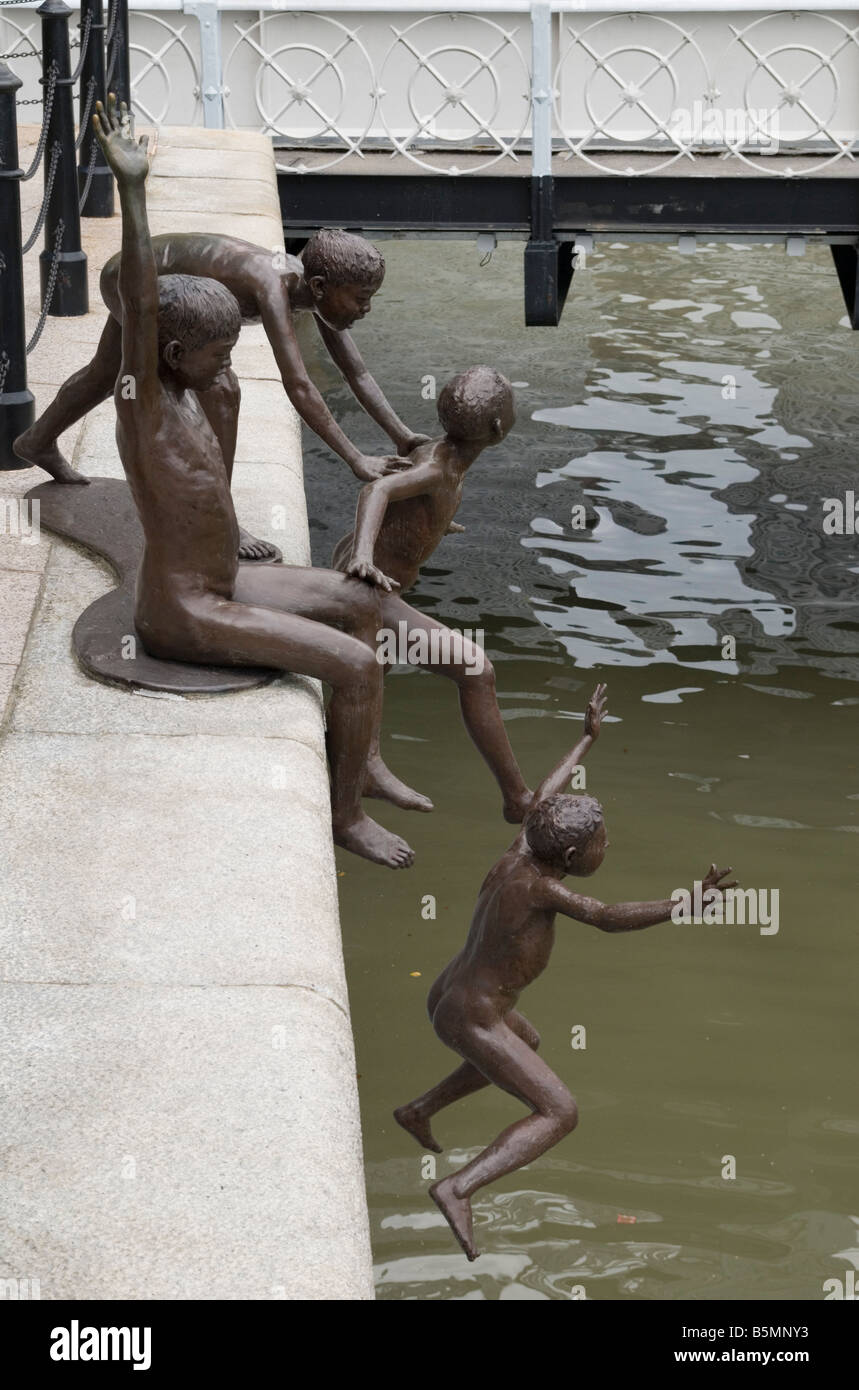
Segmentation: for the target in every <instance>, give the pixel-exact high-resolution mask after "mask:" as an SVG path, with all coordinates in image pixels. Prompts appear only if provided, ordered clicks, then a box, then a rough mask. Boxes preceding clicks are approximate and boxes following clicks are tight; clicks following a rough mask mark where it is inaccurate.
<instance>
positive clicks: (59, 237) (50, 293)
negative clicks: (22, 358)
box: [27, 218, 66, 357]
mask: <svg viewBox="0 0 859 1390" xmlns="http://www.w3.org/2000/svg"><path fill="white" fill-rule="evenodd" d="M65 230H66V227H65V223H64V222H63V219H62V218H60V220H59V222H58V223H57V230H56V231H55V233H54V255H53V259H52V261H51V269H50V270H49V272H48V284H47V287H46V289H45V302H44V304H43V305H42V312H41V314H40V315H39V322H38V323H37V324H36V328H35V331H34V333H33V336H32V338H31V339H30V341H29V343H28V344H27V356H28V357H29V355H30V353H31V352H32V351H33V348H34V347H35V346H36V344H37V342H38V341H39V339H40V338H41V336H42V329H43V328H44V326H45V319H46V318H47V317H48V310H49V309H50V307H51V300H52V299H53V297H54V289H55V287H56V283H57V273H58V271H59V268H60V246H61V245H62V241H63V234H64V233H65Z"/></svg>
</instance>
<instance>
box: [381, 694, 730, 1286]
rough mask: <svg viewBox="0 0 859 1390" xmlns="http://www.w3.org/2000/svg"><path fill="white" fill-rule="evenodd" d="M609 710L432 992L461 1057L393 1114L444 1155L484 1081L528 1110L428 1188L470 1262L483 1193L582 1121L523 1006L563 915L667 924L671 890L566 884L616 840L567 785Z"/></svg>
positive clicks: (718, 887)
mask: <svg viewBox="0 0 859 1390" xmlns="http://www.w3.org/2000/svg"><path fill="white" fill-rule="evenodd" d="M604 712H605V686H603V685H599V686H597V688H596V690H595V691H594V693H593V695H592V696H591V699H590V703H589V704H588V708H587V713H586V715H585V731H584V736H583V738H581V739H580V740H579V742H578V743H577V744H576V745H575V747H574V748H573V749H572V751H571V752H570V753H568V754H567V756H566V757H565V758H562V759H561V761H560V763H559V764H558V766H557V767H556V768H555V769H554V771H553V772H550V773H549V776H548V777H547V778H546V780H545V781H544V782H543V783H541V785H540V787H539V788H538V789H537V791H536V792H535V793H534V799H533V803H532V805H531V809H530V810H529V812H528V814H527V816H526V818H525V823H524V825H523V827H522V829H521V831H520V832H519V834H518V835H517V837H516V839H515V840H514V841H513V844H512V845H511V846H510V848H509V849H508V850H507V852H506V854H504V855H503V856H502V857H501V859H499V860H498V863H497V864H496V865H495V867H494V868H493V869H491V870H490V871H489V874H488V875H487V877H486V879H485V880H484V882H483V885H482V887H481V889H480V894H479V896H478V899H477V907H476V908H475V911H474V916H473V918H472V921H471V927H470V930H469V933H468V938H467V940H466V942H465V945H464V946H463V948H462V950H461V951H460V953H459V955H458V956H455V957H454V959H453V960H452V961H451V962H450V964H449V965H447V966H445V968H444V970H443V971H442V972H441V974H440V975H439V977H438V979H437V980H436V982H435V984H434V985H433V987H432V989H431V990H430V992H429V998H428V1001H427V1006H428V1009H429V1015H430V1018H431V1020H432V1025H433V1028H434V1029H435V1031H436V1033H437V1034H438V1036H439V1037H440V1038H441V1040H442V1042H444V1043H446V1044H447V1046H448V1047H450V1048H452V1049H453V1051H454V1052H457V1053H459V1055H460V1057H461V1058H462V1059H463V1061H462V1065H461V1066H459V1067H457V1069H456V1071H453V1072H451V1074H450V1075H449V1076H447V1077H445V1078H444V1080H443V1081H439V1082H438V1084H437V1085H436V1086H433V1087H432V1088H431V1089H430V1090H429V1091H426V1092H425V1093H424V1094H423V1095H422V1096H419V1097H418V1098H417V1099H416V1100H413V1101H410V1102H409V1103H408V1104H407V1105H403V1106H401V1107H400V1108H399V1110H396V1111H394V1115H395V1118H396V1120H397V1122H398V1123H399V1124H401V1125H402V1126H403V1128H404V1129H406V1130H408V1131H409V1133H410V1134H413V1135H414V1137H415V1138H416V1139H417V1141H418V1143H419V1144H420V1145H421V1148H423V1149H432V1150H433V1151H434V1152H436V1153H439V1152H441V1150H440V1147H439V1145H438V1144H437V1143H436V1141H435V1139H434V1138H433V1134H432V1130H431V1128H430V1122H431V1120H432V1117H433V1116H434V1115H436V1114H438V1112H439V1111H440V1110H443V1109H444V1108H445V1106H448V1105H452V1104H453V1102H454V1101H457V1100H461V1099H462V1098H463V1097H464V1096H469V1095H473V1094H474V1092H475V1091H479V1090H482V1089H483V1087H485V1086H489V1085H495V1086H498V1087H500V1089H501V1090H503V1091H507V1092H508V1093H509V1094H510V1095H513V1096H515V1097H516V1098H517V1099H518V1100H521V1101H522V1103H523V1105H525V1106H526V1107H527V1108H528V1110H529V1111H530V1114H528V1115H527V1116H525V1118H524V1119H520V1120H516V1121H515V1122H514V1123H513V1124H511V1125H509V1126H508V1128H507V1129H505V1130H504V1131H503V1133H502V1134H500V1135H499V1136H498V1138H497V1139H496V1140H495V1141H494V1143H492V1144H490V1145H489V1147H488V1148H486V1149H484V1150H483V1152H482V1153H480V1154H478V1155H477V1157H476V1158H474V1159H472V1161H471V1162H470V1163H467V1164H466V1165H465V1167H464V1168H460V1169H459V1171H458V1172H456V1173H452V1174H451V1175H450V1176H449V1177H446V1178H442V1179H441V1181H440V1182H437V1183H434V1184H433V1186H432V1187H431V1188H430V1196H431V1197H432V1199H433V1201H434V1202H435V1203H436V1205H437V1206H438V1208H439V1210H440V1211H441V1212H442V1213H443V1214H444V1217H445V1219H446V1221H447V1222H448V1225H449V1226H450V1228H451V1230H452V1231H453V1233H454V1235H455V1236H456V1238H457V1240H458V1241H459V1243H460V1245H461V1246H462V1248H463V1250H464V1251H465V1253H466V1255H467V1256H468V1258H469V1260H474V1259H476V1258H477V1256H478V1254H479V1251H478V1250H477V1248H476V1246H475V1243H474V1234H473V1230H472V1216H471V1199H472V1197H473V1196H474V1194H475V1192H477V1191H479V1189H480V1188H481V1187H485V1186H486V1184H487V1183H491V1182H494V1181H495V1180H496V1179H497V1178H500V1177H503V1176H504V1174H505V1173H512V1172H513V1171H514V1170H515V1169H517V1168H521V1167H523V1165H524V1164H526V1163H531V1162H532V1161H533V1160H534V1159H535V1158H539V1156H540V1154H542V1153H545V1151H546V1150H547V1149H548V1148H551V1146H552V1145H553V1144H557V1143H558V1141H559V1140H560V1139H563V1137H564V1135H566V1134H569V1133H570V1132H571V1130H573V1129H574V1128H575V1126H576V1123H577V1120H578V1110H577V1108H576V1102H575V1100H574V1099H573V1097H572V1096H571V1094H570V1092H569V1091H568V1090H567V1088H566V1086H565V1085H564V1084H563V1082H562V1081H561V1080H560V1079H559V1078H558V1077H557V1076H556V1075H555V1073H554V1072H553V1071H552V1069H551V1068H550V1067H548V1066H547V1065H546V1063H545V1062H543V1061H541V1059H540V1058H539V1057H538V1056H537V1048H538V1047H539V1045H540V1038H539V1035H538V1034H537V1032H536V1030H535V1029H534V1028H533V1027H532V1025H531V1024H530V1023H529V1022H528V1020H527V1019H526V1018H524V1017H523V1016H522V1014H520V1013H518V1012H517V1010H516V1007H515V1006H516V1003H517V1002H518V999H519V995H520V994H521V992H522V990H523V989H525V988H526V986H527V985H529V984H531V983H532V981H533V980H535V979H536V978H537V976H538V975H540V974H541V973H542V972H543V970H545V968H546V966H547V964H548V962H549V956H550V954H551V951H552V946H553V944H554V934H555V933H554V924H555V915H556V913H558V912H560V913H562V914H563V915H564V916H565V917H571V918H573V919H574V920H575V921H577V922H586V923H588V924H589V925H591V926H594V927H598V928H599V930H600V931H607V932H624V931H639V930H641V928H642V927H650V926H653V925H654V924H655V923H657V922H667V921H668V920H669V918H670V916H671V910H672V908H673V906H674V901H675V900H674V899H673V898H665V899H663V900H661V901H659V902H636V903H616V904H614V905H613V906H607V905H606V904H605V903H601V902H599V901H598V900H597V899H596V898H588V897H583V896H581V895H580V894H578V893H571V892H570V891H569V889H568V888H565V887H564V886H563V884H562V882H561V880H562V879H563V878H564V877H565V876H566V875H567V874H576V875H578V876H579V877H586V876H587V875H589V874H592V873H594V872H595V870H596V869H598V868H599V866H600V864H601V863H602V861H603V858H604V857H605V852H606V850H607V849H608V840H607V839H606V832H605V821H604V818H603V811H602V807H601V806H600V804H599V802H598V801H595V800H594V798H593V797H591V796H570V795H566V794H564V792H563V788H564V787H565V786H566V784H567V782H568V781H569V779H570V777H571V775H572V772H573V769H574V768H575V767H576V766H577V765H578V764H579V763H580V762H581V760H582V758H584V756H585V754H586V753H587V752H588V749H589V748H590V747H591V745H592V744H593V742H594V740H595V739H596V738H597V737H598V736H599V732H600V723H601V720H602V716H603V714H604ZM728 873H730V869H717V868H716V866H715V864H712V865H711V866H710V871H709V873H708V874H707V876H706V878H705V879H704V880H703V883H702V887H703V890H704V891H705V892H707V891H709V892H710V893H711V899H710V900H715V899H716V898H718V897H720V895H721V894H722V893H723V892H724V891H725V890H726V889H728V888H733V887H735V886H736V885H735V884H734V883H733V882H731V883H725V882H723V880H724V878H725V875H726V874H728Z"/></svg>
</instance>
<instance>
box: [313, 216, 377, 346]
mask: <svg viewBox="0 0 859 1390" xmlns="http://www.w3.org/2000/svg"><path fill="white" fill-rule="evenodd" d="M301 261H302V264H303V266H304V279H305V282H306V284H307V286H308V288H309V290H310V293H311V294H312V296H313V301H314V304H313V310H314V313H315V314H316V315H317V316H318V317H319V318H320V319H322V321H323V323H327V324H328V327H329V328H334V329H336V330H337V331H338V332H340V333H342V332H343V331H344V330H345V329H347V328H351V327H352V324H353V323H355V322H356V320H357V319H362V318H364V316H365V315H366V314H369V312H370V300H371V299H372V298H373V295H374V294H375V293H376V291H377V289H378V288H379V286H380V285H381V283H382V281H383V280H384V278H385V262H384V260H383V259H382V257H381V255H380V254H379V252H378V251H377V250H376V248H375V246H373V245H372V243H371V242H369V241H365V239H364V237H360V236H353V235H352V233H351V232H344V231H341V230H340V228H337V227H335V228H327V227H323V228H322V230H321V231H319V232H314V234H313V236H312V237H311V238H310V240H309V241H308V243H307V245H306V246H305V248H304V250H303V251H302V253H301Z"/></svg>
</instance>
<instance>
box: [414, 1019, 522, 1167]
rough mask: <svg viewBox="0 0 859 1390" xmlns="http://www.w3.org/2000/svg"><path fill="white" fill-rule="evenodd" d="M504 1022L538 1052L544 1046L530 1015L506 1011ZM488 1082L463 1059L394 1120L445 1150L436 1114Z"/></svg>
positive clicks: (428, 1143) (439, 1150) (425, 1142)
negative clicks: (435, 1130)
mask: <svg viewBox="0 0 859 1390" xmlns="http://www.w3.org/2000/svg"><path fill="white" fill-rule="evenodd" d="M504 1021H505V1023H506V1024H507V1027H508V1028H512V1030H513V1032H514V1033H515V1034H516V1036H517V1037H519V1038H521V1039H522V1041H523V1042H526V1043H527V1044H528V1046H529V1047H530V1048H531V1049H532V1051H534V1052H536V1051H537V1048H538V1047H539V1046H540V1034H539V1033H538V1032H537V1029H536V1028H535V1027H534V1026H533V1024H531V1023H529V1022H528V1020H527V1018H523V1016H522V1014H520V1013H517V1012H516V1011H515V1009H513V1010H511V1011H510V1013H509V1014H505V1017H504ZM488 1085H489V1082H488V1081H487V1079H486V1077H485V1076H484V1075H483V1072H481V1071H478V1069H477V1067H476V1066H475V1065H474V1063H473V1062H463V1064H462V1066H461V1067H457V1069H456V1071H452V1072H451V1073H450V1075H449V1076H446V1077H445V1078H444V1080H443V1081H439V1082H438V1084H437V1085H435V1086H432V1087H431V1088H430V1089H429V1090H428V1091H425V1092H424V1094H423V1095H422V1096H418V1098H417V1100H412V1101H409V1103H408V1104H407V1105H401V1106H399V1108H398V1109H397V1110H395V1111H394V1119H395V1120H396V1122H397V1124H398V1125H402V1127H403V1129H405V1130H408V1132H409V1134H412V1135H414V1137H415V1139H417V1141H418V1143H419V1144H420V1146H421V1148H422V1149H430V1150H431V1151H432V1152H433V1153H437V1154H440V1153H442V1152H443V1150H442V1146H441V1144H439V1143H438V1142H437V1140H436V1139H435V1138H434V1136H433V1133H432V1130H431V1128H430V1121H431V1119H432V1117H433V1115H437V1114H438V1112H439V1110H444V1109H445V1108H446V1107H447V1106H448V1105H453V1104H454V1102H455V1101H458V1100H464V1098H465V1097H466V1096H473V1095H474V1093H475V1091H482V1090H483V1089H484V1087H486V1086H488Z"/></svg>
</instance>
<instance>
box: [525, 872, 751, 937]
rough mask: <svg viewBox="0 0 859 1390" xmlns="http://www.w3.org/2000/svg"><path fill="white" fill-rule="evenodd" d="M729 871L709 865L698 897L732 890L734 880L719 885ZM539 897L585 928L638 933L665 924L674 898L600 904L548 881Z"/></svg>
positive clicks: (553, 909)
mask: <svg viewBox="0 0 859 1390" xmlns="http://www.w3.org/2000/svg"><path fill="white" fill-rule="evenodd" d="M730 872H731V870H730V867H729V868H727V869H717V868H716V865H715V864H711V865H710V868H709V870H708V872H707V874H706V876H705V878H703V879H702V880H701V890H702V894H704V893H707V892H708V891H709V890H715V893H718V894H722V893H724V892H726V890H727V889H728V888H736V886H737V884H736V881H732V882H731V883H723V882H722V879H723V878H724V877H725V875H726V874H729V873H730ZM541 896H542V901H541V905H542V906H544V907H547V908H550V909H551V910H552V911H554V912H560V913H562V914H563V915H564V916H565V917H572V918H573V919H574V920H575V921H577V922H586V923H587V924H588V926H591V927H598V928H599V930H600V931H608V932H620V931H641V930H642V928H643V927H654V926H656V924H657V922H667V921H668V920H669V918H670V917H671V912H672V909H673V908H674V907H675V906H676V899H675V898H661V899H659V900H658V901H657V902H650V903H601V902H600V901H599V899H598V898H587V897H584V896H583V895H582V894H580V893H571V892H570V890H569V888H565V887H564V885H563V883H558V882H557V881H555V882H552V881H551V880H548V879H547V880H546V882H545V884H542V885H541Z"/></svg>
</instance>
